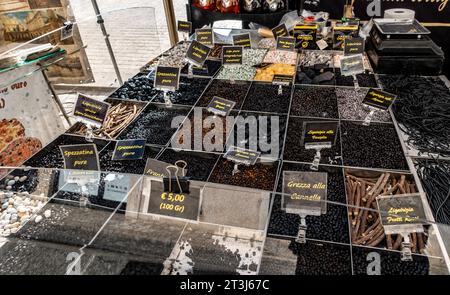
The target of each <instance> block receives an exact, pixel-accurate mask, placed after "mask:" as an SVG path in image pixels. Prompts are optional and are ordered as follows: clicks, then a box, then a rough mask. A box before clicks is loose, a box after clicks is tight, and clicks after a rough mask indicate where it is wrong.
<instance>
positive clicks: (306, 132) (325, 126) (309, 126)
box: [301, 121, 339, 146]
mask: <svg viewBox="0 0 450 295" xmlns="http://www.w3.org/2000/svg"><path fill="white" fill-rule="evenodd" d="M338 128H339V123H338V122H337V121H309V122H304V123H303V137H302V140H301V145H302V146H307V145H327V146H328V145H331V146H333V145H334V144H335V143H336V138H337V132H338Z"/></svg>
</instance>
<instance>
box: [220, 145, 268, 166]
mask: <svg viewBox="0 0 450 295" xmlns="http://www.w3.org/2000/svg"><path fill="white" fill-rule="evenodd" d="M260 155H261V152H257V151H252V150H247V149H243V148H239V147H235V146H232V147H230V148H229V149H228V151H227V152H226V154H225V155H224V158H225V159H227V160H230V161H233V162H234V163H239V164H245V165H255V163H256V161H257V160H258V158H259V156H260Z"/></svg>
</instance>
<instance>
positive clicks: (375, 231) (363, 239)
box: [355, 224, 384, 245]
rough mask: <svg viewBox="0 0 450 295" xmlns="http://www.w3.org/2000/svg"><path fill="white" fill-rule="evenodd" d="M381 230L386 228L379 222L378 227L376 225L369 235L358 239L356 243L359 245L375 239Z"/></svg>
mask: <svg viewBox="0 0 450 295" xmlns="http://www.w3.org/2000/svg"><path fill="white" fill-rule="evenodd" d="M380 232H384V229H383V226H381V224H378V225H377V227H375V229H374V230H372V231H371V232H370V233H369V234H368V235H366V236H363V237H361V238H359V239H357V240H356V242H355V243H356V244H357V245H360V244H362V243H365V242H367V241H369V240H371V239H373V238H374V237H377V236H378V235H379V234H380Z"/></svg>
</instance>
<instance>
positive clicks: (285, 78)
mask: <svg viewBox="0 0 450 295" xmlns="http://www.w3.org/2000/svg"><path fill="white" fill-rule="evenodd" d="M293 81H294V76H291V75H281V74H275V75H274V76H273V80H272V84H273V85H281V86H289V85H291V84H292V83H293Z"/></svg>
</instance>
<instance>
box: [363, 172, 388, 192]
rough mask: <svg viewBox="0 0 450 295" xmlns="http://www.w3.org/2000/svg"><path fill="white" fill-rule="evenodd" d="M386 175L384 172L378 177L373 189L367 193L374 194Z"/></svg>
mask: <svg viewBox="0 0 450 295" xmlns="http://www.w3.org/2000/svg"><path fill="white" fill-rule="evenodd" d="M384 175H385V174H384V173H383V174H381V175H380V177H379V178H378V180H377V182H376V183H375V185H374V186H373V187H372V189H370V191H369V193H368V194H367V195H369V196H372V195H373V194H374V193H375V191H376V190H377V188H378V186H380V185H381V183H382V182H383V179H384Z"/></svg>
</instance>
